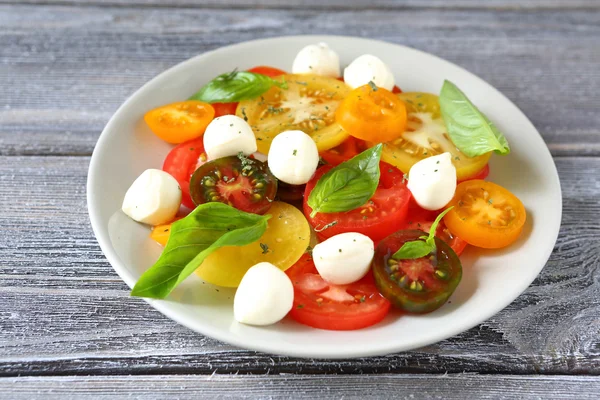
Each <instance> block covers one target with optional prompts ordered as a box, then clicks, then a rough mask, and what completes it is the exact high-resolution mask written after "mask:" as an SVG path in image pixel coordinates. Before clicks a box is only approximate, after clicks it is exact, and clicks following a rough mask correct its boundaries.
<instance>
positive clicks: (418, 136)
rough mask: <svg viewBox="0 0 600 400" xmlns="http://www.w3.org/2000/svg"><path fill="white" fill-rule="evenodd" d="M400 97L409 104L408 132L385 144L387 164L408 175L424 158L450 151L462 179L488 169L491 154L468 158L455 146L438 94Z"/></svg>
mask: <svg viewBox="0 0 600 400" xmlns="http://www.w3.org/2000/svg"><path fill="white" fill-rule="evenodd" d="M398 98H400V99H401V100H402V101H403V102H404V103H405V104H406V110H407V113H408V122H407V123H406V132H404V133H403V134H402V135H401V136H400V137H399V138H397V139H395V140H392V141H389V142H387V143H385V145H384V146H383V151H382V153H381V159H382V160H383V161H385V162H388V163H390V164H392V165H395V166H396V167H398V168H400V170H402V171H403V172H408V171H409V170H410V167H412V166H413V164H415V163H416V162H418V161H420V160H422V159H424V158H427V157H431V156H434V155H438V154H441V153H444V152H450V153H451V154H452V163H453V164H454V166H455V167H456V175H457V177H458V180H464V179H465V178H466V177H472V176H473V175H475V174H476V173H477V172H479V171H480V170H481V169H482V168H484V167H485V165H486V164H487V162H488V160H489V158H490V156H491V153H486V154H483V155H481V156H477V157H473V158H471V157H467V156H466V155H464V154H463V153H462V152H461V151H460V150H458V149H457V148H456V146H455V145H454V143H452V140H450V136H448V133H447V132H446V125H445V124H444V121H443V119H442V117H441V114H440V105H439V102H438V97H437V96H436V95H434V94H429V93H418V92H408V93H401V94H399V95H398Z"/></svg>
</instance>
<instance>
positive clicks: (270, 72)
mask: <svg viewBox="0 0 600 400" xmlns="http://www.w3.org/2000/svg"><path fill="white" fill-rule="evenodd" d="M248 72H254V73H255V74H261V75H266V76H270V77H271V78H274V77H276V76H279V75H285V74H287V72H285V71H282V70H280V69H279V68H275V67H267V66H266V65H259V66H258V67H254V68H250V69H249V70H248Z"/></svg>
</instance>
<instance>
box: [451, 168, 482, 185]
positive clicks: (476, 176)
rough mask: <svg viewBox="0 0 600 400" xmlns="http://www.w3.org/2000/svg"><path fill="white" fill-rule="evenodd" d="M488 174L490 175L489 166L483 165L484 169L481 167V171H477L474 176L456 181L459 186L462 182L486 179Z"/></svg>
mask: <svg viewBox="0 0 600 400" xmlns="http://www.w3.org/2000/svg"><path fill="white" fill-rule="evenodd" d="M489 174H490V164H485V167H483V168H482V169H481V170H479V172H477V173H476V174H475V175H473V176H469V177H467V178H463V179H461V180H458V182H457V183H459V184H460V183H463V182H464V181H470V180H474V179H480V180H483V179H485V178H487V177H488V175H489Z"/></svg>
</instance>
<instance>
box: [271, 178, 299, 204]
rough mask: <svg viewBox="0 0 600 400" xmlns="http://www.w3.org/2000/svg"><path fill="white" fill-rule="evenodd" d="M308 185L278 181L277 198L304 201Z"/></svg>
mask: <svg viewBox="0 0 600 400" xmlns="http://www.w3.org/2000/svg"><path fill="white" fill-rule="evenodd" d="M305 189H306V185H290V184H289V183H285V182H283V181H279V182H278V183H277V198H278V199H279V200H281V201H285V202H286V203H295V202H298V201H300V202H302V198H303V197H304V190H305Z"/></svg>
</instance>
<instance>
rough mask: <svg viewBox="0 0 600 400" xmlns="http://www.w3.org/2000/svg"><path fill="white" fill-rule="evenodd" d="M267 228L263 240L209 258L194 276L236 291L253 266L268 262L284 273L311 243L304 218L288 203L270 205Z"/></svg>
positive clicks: (233, 247)
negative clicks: (235, 288)
mask: <svg viewBox="0 0 600 400" xmlns="http://www.w3.org/2000/svg"><path fill="white" fill-rule="evenodd" d="M267 214H269V215H271V219H269V222H268V227H267V230H266V231H265V233H264V234H263V235H262V237H261V238H260V239H259V240H258V241H256V242H254V243H250V244H248V245H246V246H226V247H222V248H220V249H219V250H217V251H215V252H214V253H212V254H211V255H209V256H208V257H207V258H206V259H205V260H204V262H203V263H202V265H201V266H200V267H199V268H198V269H197V270H196V274H197V275H198V276H200V278H202V279H204V280H205V281H206V282H209V283H212V284H215V285H219V286H226V287H237V286H238V285H239V284H240V281H241V280H242V277H243V276H244V274H245V273H246V271H248V269H250V267H252V266H253V265H255V264H258V263H259V262H265V261H266V262H270V263H271V264H273V265H275V266H277V267H279V268H280V269H281V270H282V271H285V270H286V269H288V268H289V267H291V266H292V265H294V263H295V262H296V261H298V260H299V259H300V257H301V256H302V254H304V252H305V251H306V249H307V247H308V245H309V243H310V228H309V226H308V222H307V221H306V218H305V217H304V214H302V212H301V211H300V210H298V209H297V208H296V207H294V206H291V205H289V204H287V203H282V202H278V201H276V202H273V204H272V206H271V208H270V209H269V212H268V213H267Z"/></svg>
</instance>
